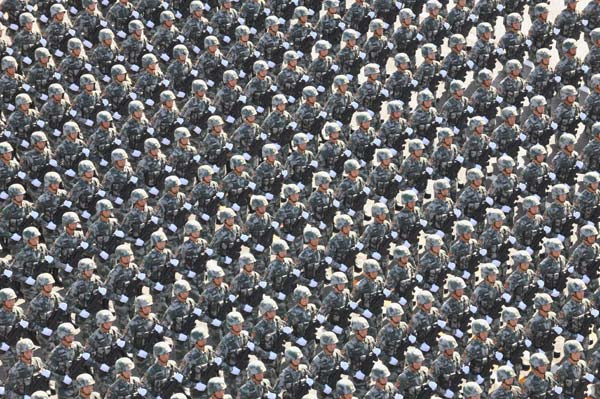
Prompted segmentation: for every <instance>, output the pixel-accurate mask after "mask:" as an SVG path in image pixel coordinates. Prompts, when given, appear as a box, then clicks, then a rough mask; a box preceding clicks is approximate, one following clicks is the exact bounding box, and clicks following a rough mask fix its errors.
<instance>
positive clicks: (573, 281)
mask: <svg viewBox="0 0 600 399" xmlns="http://www.w3.org/2000/svg"><path fill="white" fill-rule="evenodd" d="M586 289H587V286H586V285H585V283H584V282H583V280H581V279H578V278H569V279H567V291H568V292H569V294H574V293H576V292H581V291H585V290H586Z"/></svg>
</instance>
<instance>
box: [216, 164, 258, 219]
mask: <svg viewBox="0 0 600 399" xmlns="http://www.w3.org/2000/svg"><path fill="white" fill-rule="evenodd" d="M246 165H247V162H246V159H244V157H243V156H242V155H233V156H232V157H231V158H230V159H229V166H230V169H231V172H229V173H228V174H227V175H226V176H225V177H224V178H223V180H222V181H221V189H222V190H223V193H225V195H226V196H227V199H226V201H225V203H226V204H227V205H228V206H230V207H231V209H232V210H233V211H235V212H236V213H237V216H236V220H237V221H238V222H241V221H243V220H246V218H247V216H248V202H249V200H250V194H251V193H252V191H253V190H254V189H255V188H256V183H254V182H253V181H252V178H251V177H250V175H249V174H248V172H246Z"/></svg>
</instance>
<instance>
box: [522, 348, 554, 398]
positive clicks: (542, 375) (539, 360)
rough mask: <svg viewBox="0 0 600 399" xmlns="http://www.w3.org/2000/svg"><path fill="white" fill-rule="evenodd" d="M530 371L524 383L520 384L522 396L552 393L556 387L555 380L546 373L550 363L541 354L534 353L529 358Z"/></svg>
mask: <svg viewBox="0 0 600 399" xmlns="http://www.w3.org/2000/svg"><path fill="white" fill-rule="evenodd" d="M529 364H530V365H531V371H530V372H529V374H528V375H527V377H526V379H525V381H523V382H522V384H521V385H522V394H523V395H524V396H526V397H527V396H531V395H536V394H538V393H539V394H544V393H548V392H553V391H554V388H555V387H556V386H557V383H556V380H555V379H554V376H553V374H552V372H551V371H546V370H547V369H548V367H549V366H550V361H549V360H548V358H547V357H546V355H544V354H543V353H534V354H533V355H531V356H530V358H529Z"/></svg>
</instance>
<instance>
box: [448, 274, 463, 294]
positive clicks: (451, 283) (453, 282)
mask: <svg viewBox="0 0 600 399" xmlns="http://www.w3.org/2000/svg"><path fill="white" fill-rule="evenodd" d="M446 284H447V285H448V291H449V292H454V291H457V290H462V289H465V288H466V287H467V284H466V283H465V280H463V279H462V278H460V277H456V276H448V281H447V282H446Z"/></svg>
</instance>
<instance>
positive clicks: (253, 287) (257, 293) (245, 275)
mask: <svg viewBox="0 0 600 399" xmlns="http://www.w3.org/2000/svg"><path fill="white" fill-rule="evenodd" d="M238 263H239V265H240V267H241V270H240V272H239V273H238V274H237V275H236V276H235V277H234V279H233V281H232V282H231V293H232V294H233V295H237V296H238V303H239V304H240V306H241V305H242V304H243V305H244V306H243V307H242V311H243V312H244V313H245V314H246V322H247V324H248V325H249V326H251V325H253V321H254V317H255V315H256V314H257V312H254V308H255V307H256V306H257V305H258V304H259V302H260V300H261V298H262V294H263V293H264V290H265V288H266V287H267V283H266V281H263V280H262V277H261V275H260V274H259V273H258V272H256V271H254V267H255V263H256V258H254V256H253V255H252V254H244V255H240V259H239V260H238Z"/></svg>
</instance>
